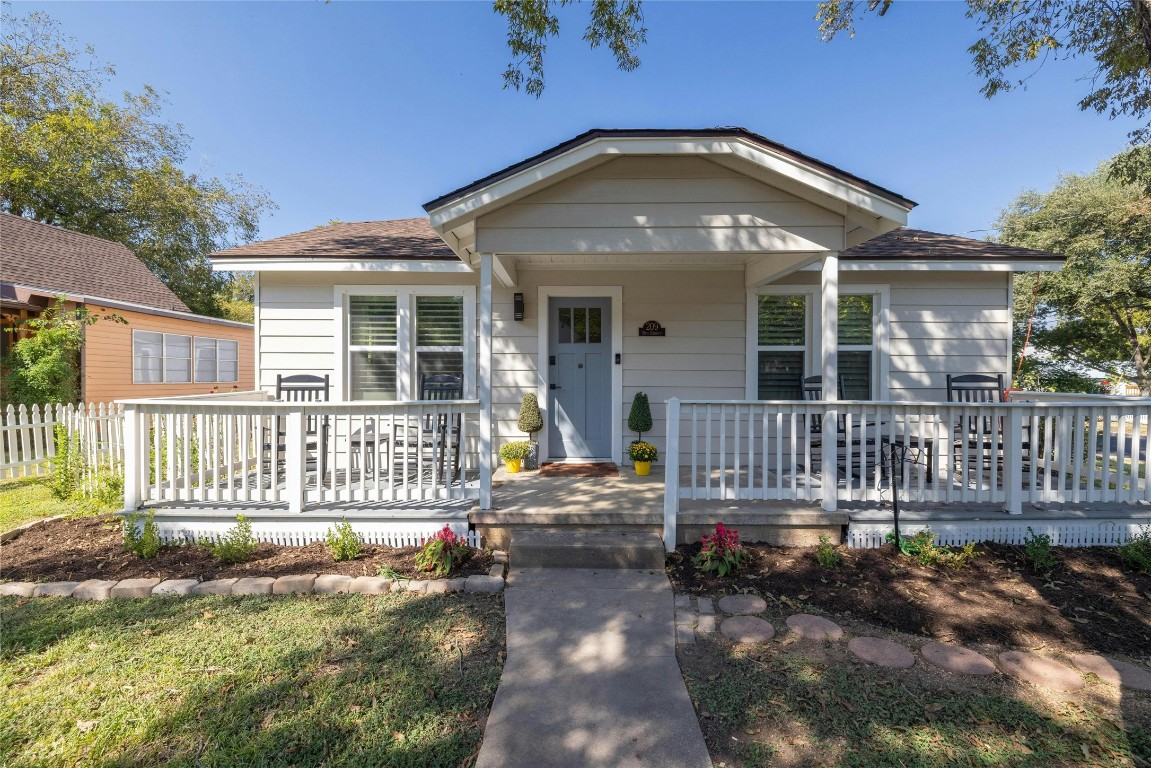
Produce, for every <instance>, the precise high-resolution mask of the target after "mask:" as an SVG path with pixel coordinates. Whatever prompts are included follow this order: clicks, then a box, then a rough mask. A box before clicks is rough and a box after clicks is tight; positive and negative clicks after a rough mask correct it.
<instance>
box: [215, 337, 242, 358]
mask: <svg viewBox="0 0 1151 768" xmlns="http://www.w3.org/2000/svg"><path fill="white" fill-rule="evenodd" d="M238 352H239V349H238V345H237V344H236V342H234V341H227V340H225V339H218V340H217V341H216V357H217V359H219V360H220V361H224V360H236V359H237V353H238Z"/></svg>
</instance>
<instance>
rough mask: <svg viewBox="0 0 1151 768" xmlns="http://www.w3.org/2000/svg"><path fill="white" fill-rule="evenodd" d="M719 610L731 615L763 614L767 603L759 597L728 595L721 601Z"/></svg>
mask: <svg viewBox="0 0 1151 768" xmlns="http://www.w3.org/2000/svg"><path fill="white" fill-rule="evenodd" d="M719 609H720V610H721V611H723V612H724V613H727V614H730V615H733V616H734V615H739V614H745V613H763V612H764V611H766V610H767V601H766V600H764V599H763V598H762V597H760V596H759V595H727V596H725V597H721V598H720V599H719Z"/></svg>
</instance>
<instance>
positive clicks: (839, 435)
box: [803, 375, 875, 470]
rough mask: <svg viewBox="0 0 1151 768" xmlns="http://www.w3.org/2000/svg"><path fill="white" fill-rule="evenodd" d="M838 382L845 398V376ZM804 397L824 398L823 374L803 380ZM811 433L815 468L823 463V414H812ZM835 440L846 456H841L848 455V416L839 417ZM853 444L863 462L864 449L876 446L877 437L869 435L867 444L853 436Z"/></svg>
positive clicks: (841, 394) (817, 399) (869, 424)
mask: <svg viewBox="0 0 1151 768" xmlns="http://www.w3.org/2000/svg"><path fill="white" fill-rule="evenodd" d="M837 384H838V386H837V387H836V391H837V392H838V393H839V399H840V400H843V399H844V397H843V377H842V376H840V377H839V381H838V382H837ZM803 399H804V400H807V401H808V402H818V401H820V400H823V376H818V375H817V376H808V377H806V378H805V379H804V380H803ZM867 426H868V427H869V428H871V427H874V426H875V425H874V423H872V422H869V423H868V424H867ZM810 434H811V438H810V441H809V446H810V450H811V458H812V460H811V464H812V467H813V468H814V467H815V466H817V465H822V463H823V456H822V448H823V414H816V413H813V414H811V429H810ZM835 440H836V448H837V449H841V453H843V454H844V456H842V457H841V458H845V457H846V448H847V420H846V417H843V416H840V417H839V424H838V426H837V428H836V436H835ZM851 445H852V447H853V448H856V449H858V450H856V451H855V456H856V458H857V459H858V460H859V461H860V462H861V464H862V463H864V462H865V461H866V457H865V456H863V455H862V454H863V449H864V448H866V447H867V446H874V445H875V437H874V436H871V437H868V438H867V441H866V445H865V444H864V442H863V441H862V440H861V438H859V437H852V439H851ZM852 464H853V465H854V464H855V462H854V461H853V462H852ZM856 469H857V467H855V466H853V467H852V470H856ZM858 469H862V466H860V467H858Z"/></svg>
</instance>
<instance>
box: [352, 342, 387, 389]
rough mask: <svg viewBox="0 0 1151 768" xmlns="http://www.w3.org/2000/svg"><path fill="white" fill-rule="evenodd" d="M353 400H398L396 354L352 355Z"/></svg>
mask: <svg viewBox="0 0 1151 768" xmlns="http://www.w3.org/2000/svg"><path fill="white" fill-rule="evenodd" d="M351 367H352V386H351V398H352V399H353V400H395V399H396V353H395V352H353V353H352V366H351Z"/></svg>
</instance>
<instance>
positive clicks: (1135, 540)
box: [1116, 525, 1151, 573]
mask: <svg viewBox="0 0 1151 768" xmlns="http://www.w3.org/2000/svg"><path fill="white" fill-rule="evenodd" d="M1116 551H1117V552H1118V554H1119V559H1120V560H1122V561H1123V564H1124V565H1125V566H1127V567H1128V568H1130V569H1131V570H1133V571H1142V572H1143V573H1151V525H1144V526H1142V527H1141V528H1140V529H1139V533H1137V534H1135V535H1134V536H1132V537H1131V538H1130V539H1129V540H1128V541H1127V543H1126V544H1120V545H1119V547H1118V549H1117V550H1116Z"/></svg>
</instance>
